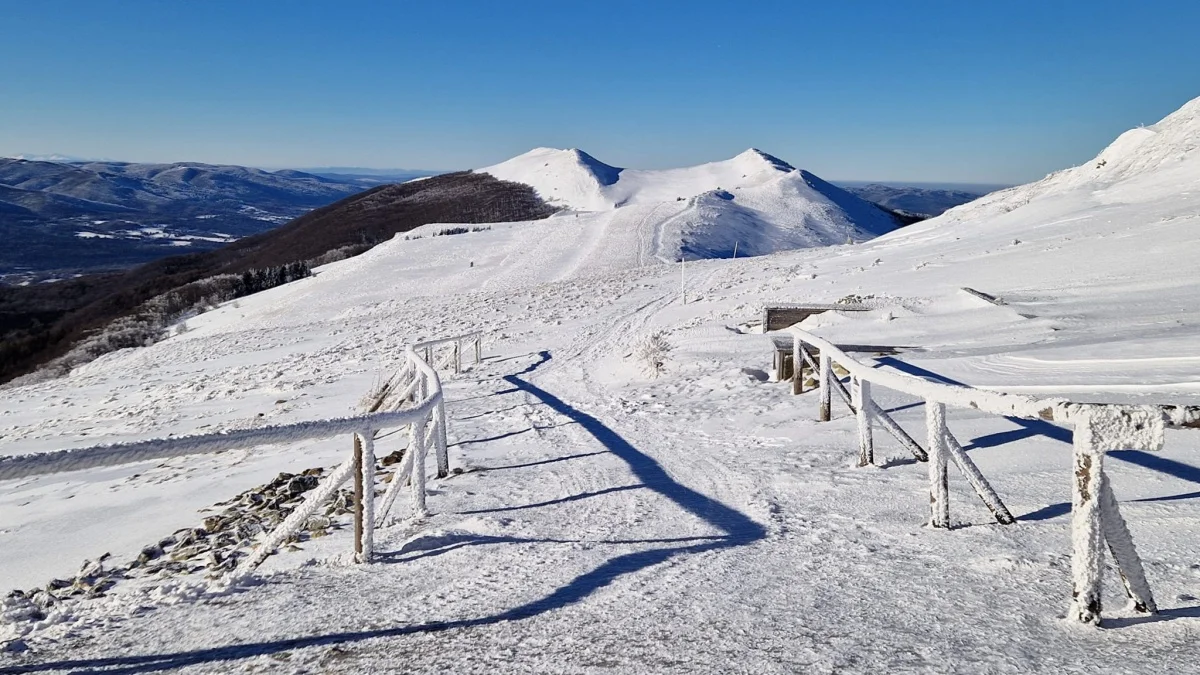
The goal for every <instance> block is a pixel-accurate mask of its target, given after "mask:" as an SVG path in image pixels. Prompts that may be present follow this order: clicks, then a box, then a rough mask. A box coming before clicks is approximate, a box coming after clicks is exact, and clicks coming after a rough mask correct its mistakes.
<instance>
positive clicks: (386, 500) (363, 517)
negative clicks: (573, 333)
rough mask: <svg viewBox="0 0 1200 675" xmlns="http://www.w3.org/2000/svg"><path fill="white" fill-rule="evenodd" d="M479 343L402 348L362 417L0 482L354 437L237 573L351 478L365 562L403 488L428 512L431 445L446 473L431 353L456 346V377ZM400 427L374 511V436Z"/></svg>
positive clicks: (24, 465) (215, 437) (163, 443)
mask: <svg viewBox="0 0 1200 675" xmlns="http://www.w3.org/2000/svg"><path fill="white" fill-rule="evenodd" d="M481 339H482V338H481V335H480V334H479V333H472V334H470V335H464V336H460V337H455V338H447V339H442V340H431V341H429V342H422V343H418V344H416V345H412V346H409V347H407V348H405V350H404V364H403V365H402V366H401V367H400V369H399V370H398V371H397V372H396V374H395V375H393V376H392V378H391V379H390V380H388V382H386V383H385V384H384V386H383V387H381V388H380V390H379V391H378V392H376V396H375V397H374V400H373V403H372V405H371V409H370V411H369V412H367V413H366V414H363V415H356V416H353V417H343V418H336V419H325V420H312V421H305V422H297V423H294V424H285V425H277V426H267V427H259V428H257V429H240V430H236V431H228V432H218V433H211V434H199V435H192V436H172V437H167V438H155V439H151V440H146V441H139V442H135V443H115V444H107V445H97V446H92V447H86V448H76V449H72V450H59V451H55V452H45V453H38V454H30V455H18V456H15V457H0V480H11V479H15V478H23V477H28V476H38V475H47V474H54V473H62V472H66V471H81V470H85V469H95V468H100V467H108V466H118V465H121V464H130V463H134V462H142V461H147V460H158V459H167V458H171V457H183V456H187V455H199V454H211V453H217V452H223V451H226V450H235V449H244V448H251V447H256V446H262V445H277V444H281V443H294V442H298V441H306V440H320V439H326V438H334V437H337V436H345V435H350V436H352V438H353V450H352V451H351V453H350V456H349V457H347V459H346V460H345V461H344V462H343V463H342V464H341V465H339V466H338V467H337V468H336V469H334V470H333V472H331V473H330V474H329V475H328V476H327V477H326V478H325V479H324V480H322V481H321V482H320V484H319V485H318V486H317V487H316V488H314V489H313V490H311V491H310V492H309V493H308V494H307V495H306V497H305V499H304V501H303V502H302V503H301V504H300V506H298V507H297V508H296V510H295V511H293V512H292V513H291V514H289V515H288V517H287V518H285V519H284V521H283V522H282V523H280V524H279V525H278V526H276V528H275V529H274V530H272V531H271V532H270V533H269V534H268V535H267V538H266V540H265V541H264V542H263V543H261V544H260V545H259V546H258V548H256V549H255V550H254V551H253V552H252V553H251V554H250V555H249V556H248V557H247V558H246V559H245V560H243V561H242V563H241V564H240V565H239V566H238V568H237V570H236V571H235V574H240V573H247V572H250V571H252V570H253V569H254V568H256V567H257V566H258V565H260V564H261V563H262V562H263V560H265V559H266V558H267V557H268V556H269V555H270V554H271V553H272V552H274V551H275V549H277V548H279V547H280V546H281V545H283V544H284V543H285V542H286V541H287V540H288V539H289V538H290V537H292V536H294V535H295V534H296V533H297V532H299V531H300V530H301V529H302V528H303V527H304V525H305V523H306V522H307V521H308V519H309V518H311V517H312V516H313V515H315V514H316V512H317V511H318V510H319V509H320V508H321V506H322V505H323V504H324V503H325V502H327V501H328V500H329V499H330V498H331V497H332V496H333V495H334V494H335V492H336V491H337V490H338V488H340V487H341V486H342V485H343V484H344V483H345V482H346V481H348V480H353V481H354V534H355V536H354V560H355V562H369V561H370V560H371V558H372V556H373V553H374V531H375V528H376V527H377V526H378V525H380V524H382V523H383V522H384V520H385V519H386V518H387V515H388V512H389V511H390V510H391V508H392V506H393V504H394V502H395V501H396V498H397V496H398V495H399V493H400V491H401V489H403V487H405V486H410V487H411V490H410V493H411V500H412V512H413V513H414V514H416V515H421V514H424V513H425V511H426V504H425V491H426V490H425V480H426V469H425V466H426V458H427V453H428V450H429V448H430V447H431V446H432V447H434V448H435V450H436V453H435V454H436V460H437V475H438V477H444V476H446V475H447V473H448V472H449V459H448V456H447V451H446V408H445V400H444V397H443V392H442V382H441V379H440V378H439V377H438V374H437V370H436V368H435V367H434V365H433V360H432V359H433V357H434V355H435V353H436V349H437V348H438V347H440V346H443V345H452V346H453V351H452V352H451V360H448V361H445V363H443V364H442V365H443V366H444V367H453V369H454V372H456V373H457V372H460V371H461V370H462V352H463V347H464V345H469V346H472V347H473V349H474V357H475V362H476V363H478V362H479V360H480V357H481V351H482V346H481ZM403 427H408V432H409V444H408V449H407V451H406V452H405V454H404V459H403V461H402V463H401V466H400V468H399V469H398V470H397V471H396V472H395V474H393V476H392V480H391V483H390V484H389V485H388V487H387V489H386V491H385V492H384V495H383V503H382V507H381V508H380V509H379V510H378V512H376V509H375V436H376V434H377V433H378V432H379V431H382V430H384V429H390V428H403Z"/></svg>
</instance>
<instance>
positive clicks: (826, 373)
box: [817, 352, 833, 422]
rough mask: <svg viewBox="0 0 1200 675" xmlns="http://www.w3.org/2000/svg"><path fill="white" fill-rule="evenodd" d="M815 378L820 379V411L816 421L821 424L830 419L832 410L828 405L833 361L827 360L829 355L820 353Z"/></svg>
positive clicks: (831, 389)
mask: <svg viewBox="0 0 1200 675" xmlns="http://www.w3.org/2000/svg"><path fill="white" fill-rule="evenodd" d="M818 370H819V371H820V372H818V373H817V377H819V378H820V386H821V410H820V414H819V415H818V419H820V421H822V422H828V421H829V420H830V419H831V418H832V412H833V411H832V409H831V406H830V404H831V403H832V402H833V401H832V399H833V360H832V359H830V358H829V354H826V353H824V352H822V353H821V367H820V368H819V369H818Z"/></svg>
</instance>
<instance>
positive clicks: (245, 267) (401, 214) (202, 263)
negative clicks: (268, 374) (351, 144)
mask: <svg viewBox="0 0 1200 675" xmlns="http://www.w3.org/2000/svg"><path fill="white" fill-rule="evenodd" d="M317 184H319V183H317ZM64 199H65V198H64ZM555 210H556V209H555V208H554V207H551V206H549V205H547V204H546V203H545V202H544V201H542V200H541V199H539V198H538V196H537V195H536V194H535V193H534V191H533V190H532V189H531V188H529V187H527V186H524V185H519V184H516V183H509V182H505V181H501V180H498V179H496V178H493V177H492V176H488V175H482V174H473V173H454V174H445V175H442V176H436V177H433V178H429V179H427V180H422V181H417V182H413V183H403V184H399V185H385V186H380V187H377V188H373V189H371V190H367V191H365V192H362V193H359V194H356V195H353V196H351V197H347V198H345V199H342V200H340V201H338V202H336V203H334V204H330V205H328V206H324V207H322V208H318V209H316V210H314V211H312V212H310V213H308V214H306V215H304V216H302V217H300V218H297V219H295V220H293V221H292V222H290V223H288V224H286V225H284V226H282V227H278V228H275V229H272V230H270V231H268V232H262V233H260V234H256V235H251V236H248V237H245V238H242V239H239V240H238V241H236V242H233V243H231V244H228V245H225V246H222V247H221V248H218V249H215V250H211V251H207V252H201V253H191V254H187V255H177V256H171V257H167V258H162V259H160V260H156V261H153V262H150V263H147V264H144V265H141V266H139V267H135V268H133V269H130V270H128V271H124V272H120V273H111V274H94V275H86V276H82V277H79V278H72V279H65V280H62V281H59V282H56V283H37V284H31V285H27V286H2V285H0V382H4V381H7V380H10V379H12V378H13V377H15V376H18V375H21V374H24V373H27V372H30V371H31V370H33V369H34V368H36V367H37V366H39V365H41V364H44V363H46V362H47V361H49V360H51V359H54V358H57V357H63V356H64V355H66V354H68V352H70V351H71V350H72V348H74V347H76V346H77V345H78V344H79V343H80V341H81V340H84V339H85V338H86V339H87V340H91V341H92V343H95V342H96V340H97V336H101V337H103V336H104V334H105V333H108V334H110V335H112V338H111V339H109V338H105V339H104V340H103V344H102V345H101V346H99V347H96V349H94V350H92V351H91V352H89V354H90V356H91V357H94V356H96V355H98V354H99V353H101V352H102V351H103V350H104V349H109V348H120V347H124V346H140V345H141V344H144V343H145V342H146V341H153V340H154V339H156V338H157V336H158V332H159V331H160V330H161V328H162V327H163V326H164V325H165V324H167V323H169V322H170V321H172V320H174V319H175V318H177V317H178V316H179V315H181V314H182V313H186V312H189V311H195V310H196V309H202V307H203V306H205V305H208V304H212V303H213V302H219V301H221V300H227V299H230V298H231V297H236V295H238V294H244V293H249V292H254V290H257V289H261V288H263V287H269V286H271V285H275V284H278V283H284V282H286V281H288V280H291V279H295V278H297V277H298V276H303V275H304V274H307V273H308V269H309V268H310V267H311V266H315V265H319V264H323V263H326V262H329V261H333V260H338V259H341V258H346V257H349V256H352V255H356V254H358V253H361V252H363V251H365V250H367V249H369V248H371V247H372V246H374V245H375V244H377V243H379V242H381V241H384V240H387V239H389V238H391V237H392V236H393V235H395V234H396V233H398V232H407V231H409V230H412V229H414V228H417V227H419V226H421V225H425V224H429V223H494V222H504V221H518V220H536V219H540V218H545V217H547V216H549V215H550V214H552V213H554V212H555ZM114 326H119V329H118V328H115V327H114ZM80 358H82V357H80ZM73 363H75V362H73V361H68V362H66V363H65V364H64V366H63V367H64V368H66V369H69V367H70V365H72V364H73Z"/></svg>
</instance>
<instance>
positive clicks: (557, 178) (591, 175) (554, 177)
mask: <svg viewBox="0 0 1200 675" xmlns="http://www.w3.org/2000/svg"><path fill="white" fill-rule="evenodd" d="M477 171H479V172H480V173H488V174H491V175H493V176H495V177H496V178H499V179H500V180H507V181H512V182H514V183H524V184H526V185H529V186H531V187H533V188H534V189H535V190H537V192H538V194H539V195H540V196H541V197H542V199H544V200H546V201H547V202H548V203H550V204H555V205H558V206H565V207H568V208H572V209H577V210H581V211H602V210H604V209H609V208H612V206H613V203H612V202H611V200H609V199H608V198H607V197H606V196H605V195H604V193H603V188H604V187H605V186H608V185H612V184H614V183H616V182H617V179H618V178H619V177H620V174H621V171H622V170H621V169H619V168H617V167H614V166H609V165H608V164H605V163H604V162H601V161H600V160H598V159H596V158H595V157H592V156H591V155H589V154H587V153H586V152H584V151H582V150H579V149H576V148H571V149H569V150H560V149H557V148H534V149H533V150H530V151H529V152H526V153H524V154H521V155H517V156H516V157H513V158H512V159H510V160H507V161H505V162H501V163H499V164H496V165H494V166H489V167H485V168H483V169H478V170H477Z"/></svg>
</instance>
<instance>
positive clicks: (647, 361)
mask: <svg viewBox="0 0 1200 675" xmlns="http://www.w3.org/2000/svg"><path fill="white" fill-rule="evenodd" d="M670 352H671V343H670V342H667V338H666V336H665V335H663V333H662V332H657V333H651V334H650V335H647V336H646V337H644V338H642V339H641V340H640V341H639V342H638V343H637V346H636V347H635V348H634V350H633V356H634V358H635V359H636V360H637V362H638V364H640V365H641V368H642V372H643V373H645V374H646V376H647V377H658V376H659V375H662V374H663V372H665V370H666V364H667V355H668V354H669V353H670Z"/></svg>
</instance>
